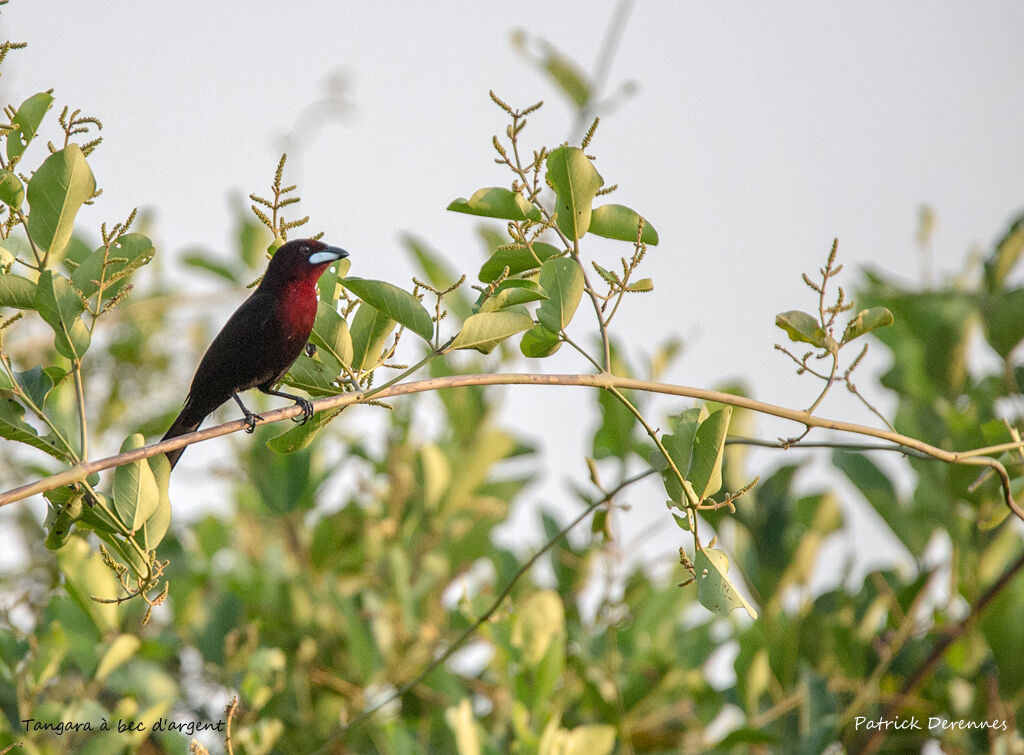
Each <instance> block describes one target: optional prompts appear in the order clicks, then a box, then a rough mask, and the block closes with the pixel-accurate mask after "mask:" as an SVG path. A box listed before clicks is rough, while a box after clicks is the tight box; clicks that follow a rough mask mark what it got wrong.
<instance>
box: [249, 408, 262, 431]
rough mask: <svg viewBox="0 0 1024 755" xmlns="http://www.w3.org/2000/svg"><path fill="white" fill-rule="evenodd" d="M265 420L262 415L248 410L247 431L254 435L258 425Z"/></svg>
mask: <svg viewBox="0 0 1024 755" xmlns="http://www.w3.org/2000/svg"><path fill="white" fill-rule="evenodd" d="M262 421H263V417H262V415H259V414H253V413H252V412H246V414H245V431H246V432H247V433H249V434H250V435H252V434H253V433H254V432H256V425H257V424H258V423H260V422H262Z"/></svg>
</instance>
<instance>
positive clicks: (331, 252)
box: [309, 246, 348, 265]
mask: <svg viewBox="0 0 1024 755" xmlns="http://www.w3.org/2000/svg"><path fill="white" fill-rule="evenodd" d="M346 257H348V252H346V251H345V250H344V249H341V248H339V247H336V246H329V247H327V248H326V249H321V250H320V251H319V252H313V253H312V254H311V255H309V262H310V264H312V265H321V264H323V263H324V262H334V261H335V260H341V259H345V258H346Z"/></svg>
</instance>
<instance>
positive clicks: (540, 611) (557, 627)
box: [511, 590, 565, 666]
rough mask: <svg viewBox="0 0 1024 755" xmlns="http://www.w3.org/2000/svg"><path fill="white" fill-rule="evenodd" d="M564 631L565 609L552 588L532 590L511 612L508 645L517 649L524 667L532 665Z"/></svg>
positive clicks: (538, 661)
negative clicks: (512, 616) (513, 611)
mask: <svg viewBox="0 0 1024 755" xmlns="http://www.w3.org/2000/svg"><path fill="white" fill-rule="evenodd" d="M564 631H565V608H564V607H563V605H562V599H561V598H560V597H559V595H558V593H557V592H555V591H554V590H541V591H539V592H536V593H534V594H533V595H531V596H530V597H529V598H527V599H526V601H525V602H524V603H523V604H522V605H521V606H520V608H519V610H518V611H516V612H515V614H514V618H513V621H512V637H511V640H512V646H513V647H516V648H519V649H520V650H521V651H522V654H523V661H524V662H525V663H526V665H527V666H536V665H537V664H538V663H540V662H541V660H542V659H543V658H544V656H545V654H546V653H547V652H548V647H549V646H550V645H551V643H552V642H553V641H554V639H555V637H556V636H557V635H558V634H560V633H561V632H564Z"/></svg>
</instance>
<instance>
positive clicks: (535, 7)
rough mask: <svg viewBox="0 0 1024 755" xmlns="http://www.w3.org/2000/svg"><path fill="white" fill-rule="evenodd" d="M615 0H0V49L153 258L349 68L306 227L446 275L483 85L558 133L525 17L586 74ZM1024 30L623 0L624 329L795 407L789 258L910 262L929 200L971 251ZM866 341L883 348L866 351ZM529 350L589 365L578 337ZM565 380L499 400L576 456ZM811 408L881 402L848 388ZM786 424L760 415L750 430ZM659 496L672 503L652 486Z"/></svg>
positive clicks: (800, 397)
mask: <svg viewBox="0 0 1024 755" xmlns="http://www.w3.org/2000/svg"><path fill="white" fill-rule="evenodd" d="M614 7H615V4H614V3H611V2H594V0H589V1H588V2H557V3H552V2H537V1H535V0H519V2H516V3H513V4H497V3H479V2H475V3H468V2H467V3H452V2H449V3H366V2H360V3H352V2H331V3H312V2H295V3H290V4H288V8H287V10H285V6H284V5H283V4H281V3H270V2H244V3H242V2H209V0H206V2H196V1H195V0H178V1H177V2H174V3H168V4H163V3H161V4H157V3H140V2H129V1H128V0H120V1H114V0H103V2H98V1H87V0H76V2H73V3H68V2H53V1H51V0H12V2H11V3H10V5H8V6H6V7H5V9H4V10H3V12H2V15H0V25H2V27H3V29H2V32H3V34H5V35H6V36H7V38H10V39H14V40H25V41H28V42H29V47H28V49H27V50H24V51H20V52H17V53H15V54H12V56H11V57H10V58H9V59H8V62H7V63H5V65H4V71H5V73H4V76H3V79H2V80H0V94H2V95H3V97H4V98H5V99H6V100H9V101H14V102H15V103H17V102H20V101H21V99H24V98H25V97H27V96H28V95H30V94H32V93H33V92H35V91H38V90H41V89H47V88H50V87H53V88H55V90H56V92H55V95H56V98H57V103H58V107H59V106H60V105H61V104H63V103H69V104H71V105H72V106H74V107H82V108H83V109H84V110H85V112H87V113H88V114H92V115H96V116H98V117H100V118H101V119H102V120H103V123H104V130H103V136H104V144H103V145H102V146H101V148H100V149H99V150H98V151H97V152H96V153H95V155H94V157H93V158H91V163H92V165H93V168H94V171H95V173H96V175H97V178H98V180H99V182H100V185H101V186H103V188H104V195H103V198H102V199H101V200H100V201H99V202H97V205H96V207H95V208H91V209H88V213H83V214H82V217H83V219H84V220H85V221H86V222H91V223H92V225H96V226H98V224H99V221H100V220H107V221H115V220H118V219H121V218H123V217H124V216H125V215H126V214H127V213H128V211H129V210H130V209H131V208H132V207H133V206H135V205H141V206H144V207H151V208H153V209H154V210H155V212H156V219H157V225H156V234H155V235H156V240H157V241H158V249H159V251H160V252H161V253H164V254H167V255H168V256H170V255H173V254H174V253H175V252H176V251H180V250H182V249H183V248H186V247H189V246H194V245H197V244H199V245H206V246H209V247H212V248H214V249H217V250H218V251H221V252H223V253H227V250H229V249H230V244H229V238H230V231H231V228H232V225H233V223H232V219H231V217H232V213H231V209H230V204H229V201H228V197H229V196H230V195H232V194H234V195H236V196H244V195H245V194H247V193H249V192H250V191H258V190H262V189H263V188H264V187H265V186H266V185H267V183H268V181H269V178H270V176H271V175H272V171H273V168H274V166H275V164H276V159H277V156H278V155H279V153H280V151H281V148H282V143H283V142H282V139H283V137H284V135H285V134H287V133H288V132H289V131H291V130H292V129H293V127H294V126H295V123H296V121H297V118H298V117H299V114H300V113H301V112H302V111H303V110H304V108H306V107H307V106H308V105H309V104H310V103H312V102H315V101H316V100H317V99H319V98H321V97H323V95H324V93H325V92H326V91H327V84H326V82H327V81H328V79H329V77H331V76H332V75H333V76H335V77H336V78H337V76H338V75H339V74H341V75H343V77H344V81H345V82H347V83H346V86H347V89H346V90H345V96H346V97H347V99H348V101H349V102H350V103H351V109H350V111H349V112H348V113H347V114H346V115H345V117H344V118H342V119H340V120H335V121H332V122H329V123H327V124H326V125H325V126H324V127H323V128H320V129H317V130H315V131H314V132H313V133H311V134H308V135H307V137H306V138H305V140H304V141H302V142H301V143H300V144H299V147H300V149H293V160H292V162H291V163H290V169H291V171H292V172H291V174H290V175H291V177H292V178H294V179H296V180H299V181H300V184H301V189H302V195H303V197H304V204H303V212H305V213H309V214H310V215H312V216H313V226H315V228H316V229H322V230H323V231H325V233H326V238H327V240H329V241H330V242H332V243H335V244H339V245H341V246H344V247H345V248H346V249H348V250H349V251H351V252H352V262H353V266H352V269H353V273H354V274H357V275H361V276H365V277H371V278H384V279H388V280H391V281H394V282H396V283H399V284H402V283H403V282H405V281H407V280H408V275H409V272H410V268H409V266H408V264H407V262H406V259H405V256H404V253H403V252H402V251H401V245H400V243H399V236H400V234H401V233H402V232H405V231H411V232H414V233H416V234H418V235H420V236H422V237H423V238H424V239H426V240H427V241H428V242H430V243H431V244H432V245H433V246H434V247H436V248H438V249H440V250H442V251H443V252H445V253H446V255H447V256H448V257H449V258H450V259H451V260H452V262H453V264H454V265H455V266H457V267H458V268H460V269H463V270H466V271H467V272H470V273H474V272H475V271H476V269H477V267H478V265H479V262H480V259H481V250H480V245H479V242H478V241H477V240H476V238H475V235H474V232H473V228H474V220H473V219H472V218H470V217H468V216H465V215H458V214H454V213H448V212H446V211H445V209H444V208H445V206H446V205H447V203H448V202H449V201H450V200H451V199H452V198H454V197H456V196H468V195H469V194H470V193H471V192H472V191H473V190H475V189H477V188H480V187H482V186H489V185H497V184H500V183H504V182H505V176H504V175H503V174H502V172H501V171H500V169H499V168H498V166H496V165H494V164H493V162H492V161H491V147H490V137H491V135H492V134H493V133H495V132H500V131H502V130H503V128H504V120H503V114H502V113H501V112H500V111H498V110H497V109H496V108H495V107H494V106H493V104H492V103H491V102H490V100H489V99H488V96H487V91H488V90H489V89H494V90H495V91H496V92H498V93H499V94H500V95H501V96H502V97H504V98H505V99H506V100H507V101H509V102H511V103H514V104H517V105H526V104H528V103H532V102H533V101H535V100H538V99H544V100H546V101H547V102H548V105H547V106H546V107H545V108H544V109H543V110H542V111H540V112H539V113H537V114H536V115H535V116H534V117H533V118H531V123H530V126H529V127H528V130H527V132H526V134H525V138H526V140H527V141H528V142H529V141H530V140H532V139H536V142H534V143H535V144H539V143H542V142H547V143H549V144H553V143H558V142H560V141H562V140H563V139H565V138H567V137H568V136H569V129H570V110H569V108H568V107H567V106H566V104H565V102H564V101H563V100H562V99H560V97H559V96H558V95H557V94H556V93H555V91H554V90H553V88H552V87H551V85H550V84H549V83H548V82H547V81H546V80H545V79H544V78H543V77H542V76H541V75H540V74H538V73H537V72H536V71H535V70H534V69H532V68H531V67H529V66H528V65H526V64H525V63H524V62H523V58H522V56H521V55H519V54H518V53H517V52H516V51H515V50H514V49H513V46H512V44H511V42H510V38H511V33H512V31H513V30H514V29H516V28H523V29H526V30H527V31H528V32H529V33H530V34H533V35H538V36H543V37H546V38H548V39H549V40H551V41H552V42H554V43H555V44H556V45H557V46H558V47H560V48H561V49H562V50H563V51H565V52H566V53H567V54H568V55H569V56H571V57H573V58H575V59H576V60H577V61H579V62H580V63H581V65H583V66H584V67H585V68H592V67H593V65H594V63H595V60H596V56H597V48H598V45H599V42H600V40H601V38H602V36H603V34H604V30H605V27H606V25H607V23H608V21H609V19H610V17H611V15H612V11H613V9H614ZM1022 29H1024V3H1020V2H1002V3H995V2H993V3H981V4H977V3H971V4H968V3H952V2H944V3H939V2H928V3H924V2H919V3H876V4H870V5H869V4H864V3H846V4H842V5H840V4H835V3H827V4H826V3H817V2H807V3H771V4H766V3H757V2H743V3H733V4H729V5H728V6H723V5H721V4H717V3H716V4H696V3H682V2H676V1H674V0H665V1H663V2H653V1H647V2H644V1H641V2H638V3H637V4H636V6H635V8H634V9H633V12H632V15H631V16H630V18H629V21H628V25H627V27H626V29H625V31H624V34H623V37H622V42H621V46H620V48H619V52H618V55H617V57H616V58H615V60H614V64H613V66H612V68H611V71H610V76H609V88H610V89H614V88H615V87H616V86H618V85H619V84H620V83H622V82H623V81H626V80H633V81H635V82H637V84H638V86H639V89H638V92H637V94H636V95H635V96H633V97H632V98H631V99H629V100H628V102H626V104H625V105H624V106H623V107H622V108H621V109H619V110H617V111H616V112H614V113H612V114H610V115H609V116H608V117H607V118H605V120H604V121H603V123H602V125H601V128H600V130H599V132H598V135H597V138H596V139H595V141H594V143H593V145H592V151H593V152H595V153H596V154H597V155H598V162H597V167H598V168H599V170H600V171H601V173H602V174H603V176H604V178H605V179H606V181H607V182H608V183H617V184H619V186H620V187H621V188H620V189H619V191H618V192H617V194H616V195H615V201H618V202H622V203H624V204H628V205H630V206H632V207H634V208H636V209H637V210H639V211H640V212H641V213H643V214H644V215H645V216H646V217H647V218H649V219H650V221H651V222H652V223H653V224H654V225H655V226H656V227H657V229H658V231H659V233H660V235H661V244H660V245H659V246H658V247H657V248H652V249H651V251H650V253H649V255H648V262H647V263H646V264H647V273H646V274H647V275H650V276H651V277H653V278H654V280H655V293H654V294H651V295H647V296H644V297H634V299H633V300H631V301H629V302H627V303H628V305H629V306H628V308H627V309H626V311H625V312H624V314H623V315H622V316H621V317H620V318H619V320H618V322H617V327H618V328H619V329H620V332H621V333H623V334H629V337H630V338H631V339H633V343H634V348H635V349H637V350H638V351H639V350H647V351H649V350H651V349H652V348H653V347H654V345H655V344H656V343H657V341H658V340H660V338H661V337H662V336H665V335H668V334H669V333H671V332H678V333H680V334H681V335H682V336H684V337H685V338H686V339H687V350H686V353H685V355H684V357H683V359H682V360H681V361H680V362H679V364H678V365H677V367H676V368H675V370H674V371H673V373H672V375H671V376H670V377H671V379H673V380H675V381H677V382H680V383H684V384H688V385H695V386H704V387H710V386H714V385H716V384H718V383H719V382H721V381H723V380H727V379H733V378H737V377H739V378H743V379H745V380H746V381H747V382H748V383H749V385H750V386H751V389H752V391H753V393H754V395H755V396H756V397H757V398H760V399H763V400H768V401H772V402H775V403H781V404H787V405H793V406H805V405H806V404H807V403H809V401H810V400H811V399H812V398H813V397H814V395H816V393H817V390H818V386H816V385H813V384H811V383H809V382H807V381H806V379H800V378H797V377H796V376H795V375H793V373H792V370H791V369H790V365H789V364H787V362H786V361H785V360H784V359H783V358H782V357H781V356H780V355H778V354H777V353H776V352H775V351H774V350H773V348H772V344H773V343H775V342H776V341H778V340H779V335H778V334H777V332H776V329H775V327H774V325H773V322H774V315H775V314H776V313H777V312H779V311H783V310H787V309H792V308H797V307H802V308H810V307H811V306H812V301H811V300H810V298H809V296H810V292H809V291H808V290H807V289H806V288H804V287H803V284H802V283H800V273H801V272H802V271H805V270H806V271H813V270H815V269H816V268H817V267H818V266H819V265H820V264H821V262H822V259H823V257H824V255H825V253H826V251H827V249H828V247H829V245H830V243H831V241H832V238H833V237H835V236H838V237H839V239H840V255H841V261H845V262H846V263H847V265H848V268H847V269H848V270H849V271H850V277H848V278H847V279H846V282H847V283H848V284H852V283H854V282H855V281H856V275H855V272H856V270H857V269H858V266H860V265H872V266H876V267H880V268H883V269H885V270H887V271H889V272H890V273H892V274H895V275H898V276H900V277H901V278H903V279H904V280H906V281H908V282H915V281H917V280H919V277H920V270H921V259H920V255H919V254H918V252H917V249H916V247H915V245H914V240H913V239H914V231H915V227H916V223H917V215H918V210H919V207H920V206H921V205H922V204H924V203H927V204H929V205H930V206H931V207H933V209H934V211H935V213H936V215H937V218H938V225H937V229H936V234H935V236H934V242H933V255H934V268H935V270H936V274H937V275H939V276H943V275H948V274H951V273H955V272H958V271H959V270H960V268H961V267H962V265H963V261H964V259H965V255H966V252H967V250H968V249H969V248H970V247H972V246H973V245H982V246H984V247H987V246H988V245H989V244H990V243H991V241H992V240H993V239H994V238H996V237H997V236H998V235H999V234H1000V233H1001V231H1002V230H1003V228H1004V227H1005V225H1006V223H1007V221H1008V220H1009V218H1010V217H1011V215H1012V214H1013V213H1014V212H1015V211H1017V210H1019V209H1020V208H1021V206H1022V204H1024V194H1022V187H1024V131H1022V126H1024V96H1022V95H1024V45H1021V42H1020V32H1021V30H1022ZM602 249H607V247H602ZM172 264H173V263H172ZM581 314H582V310H581ZM575 327H577V328H579V327H581V326H575ZM581 332H583V331H582V329H581ZM875 358H876V360H877V361H876V364H875V365H874V368H878V367H880V366H884V359H883V355H882V352H881V350H880V349H879V350H878V351H877V353H876V357H875ZM532 366H533V368H536V366H537V365H532ZM541 366H543V367H544V368H545V369H558V370H573V369H584V368H585V366H584V365H578V364H576V363H575V362H574V361H573V360H572V359H571V357H569V356H568V355H566V356H565V357H564V358H561V357H560V361H558V362H557V363H555V364H553V365H551V367H548V365H546V364H545V365H541ZM869 367H870V366H869ZM878 390H881V389H878ZM183 392H184V391H183ZM555 394H556V392H555V391H551V392H550V393H549V394H547V395H543V393H542V392H541V391H538V390H537V389H516V390H514V391H512V392H511V393H510V394H509V396H508V397H507V398H506V404H511V405H514V406H515V413H514V415H512V414H510V415H509V416H510V420H511V419H514V421H515V422H516V424H517V425H518V426H521V427H524V428H525V429H526V430H527V431H529V432H531V433H532V434H533V435H534V437H539V436H540V435H542V434H548V435H549V437H550V438H551V441H552V444H553V445H555V446H559V447H563V448H569V449H573V448H575V447H576V446H575V445H574V444H578V443H580V439H581V438H583V437H584V436H585V435H586V432H587V429H588V428H589V426H590V425H591V423H592V421H593V420H592V419H591V418H590V417H589V415H588V414H587V410H588V406H589V398H588V397H587V396H586V395H585V394H583V393H581V392H580V393H576V394H572V393H571V392H570V391H569V390H564V391H559V392H557V395H555ZM879 398H880V400H881V401H882V403H883V404H884V396H880V397H879ZM662 405H663V406H664V407H665V410H666V411H667V410H669V409H671V408H675V409H678V408H680V407H679V406H676V405H673V404H670V403H666V402H663V403H662V404H659V406H662ZM821 412H822V413H823V414H826V415H834V416H841V417H843V418H848V419H853V420H856V421H870V420H871V418H870V416H869V415H867V414H866V413H864V412H861V411H859V410H858V408H857V407H856V406H855V405H853V404H851V403H848V402H845V401H842V400H838V401H836V402H835V403H830V402H826V404H825V405H824V406H823V407H822V409H821ZM551 417H557V420H556V421H555V422H552V421H551V419H550V418H551ZM792 431H793V428H792V427H791V426H785V425H781V424H780V425H776V424H773V423H770V422H767V421H765V422H762V423H761V424H760V425H759V432H760V434H761V435H763V436H765V437H774V436H775V435H779V434H785V433H791V432H792ZM107 450H108V451H110V452H113V451H116V449H113V448H111V449H107ZM567 453H568V452H567ZM185 458H186V460H187V459H188V456H186V457H185ZM552 458H556V457H555V455H554V453H552ZM758 458H759V459H764V463H765V464H767V463H769V462H771V463H774V462H776V461H778V460H779V459H778V457H777V456H775V457H770V456H761V457H758ZM564 460H565V461H564V464H563V465H562V469H560V470H559V471H557V472H555V473H554V474H553V475H552V480H551V483H550V485H549V486H546V487H545V488H544V490H545V491H547V492H548V493H549V494H551V495H553V493H554V492H555V491H557V490H558V489H559V487H558V485H559V481H560V479H561V475H564V474H565V473H566V470H568V472H569V473H571V474H574V475H576V476H577V477H578V478H580V479H585V471H584V470H585V467H584V465H583V462H582V452H580V453H577V452H575V451H573V452H571V453H568V455H567V456H566V457H564ZM812 483H813V480H808V484H812ZM636 503H638V504H640V503H644V502H643V501H639V500H638V501H636ZM647 504H650V507H651V508H653V509H654V511H656V512H657V513H656V514H655V516H664V510H663V509H662V508H661V507H662V505H663V503H662V499H661V498H660V497H659V494H658V493H657V491H656V489H654V488H652V489H651V498H650V500H649V501H647V502H646V504H645V505H647ZM634 510H635V509H634ZM668 534H669V536H671V537H672V538H675V537H676V535H675V534H674V533H671V532H669V533H668ZM664 544H665V545H666V547H667V548H668V550H672V548H673V546H674V545H675V540H674V539H673V540H672V541H669V540H666V541H665V543H664Z"/></svg>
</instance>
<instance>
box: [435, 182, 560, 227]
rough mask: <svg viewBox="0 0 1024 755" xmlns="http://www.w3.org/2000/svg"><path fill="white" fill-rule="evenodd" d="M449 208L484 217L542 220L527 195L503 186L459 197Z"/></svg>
mask: <svg viewBox="0 0 1024 755" xmlns="http://www.w3.org/2000/svg"><path fill="white" fill-rule="evenodd" d="M448 209H449V210H451V211H452V212H464V213H466V214H468V215H479V216H481V217H484V218H501V219H503V220H540V211H539V210H538V209H537V208H536V207H534V206H533V205H531V204H530V202H529V200H527V199H526V197H524V196H523V195H522V194H519V193H517V192H514V191H512V190H511V189H504V188H501V187H492V188H489V189H480V190H479V191H476V192H474V193H473V196H471V197H470V198H469V199H463V198H462V197H459V198H458V199H455V200H453V201H452V202H451V203H450V204H449V205H448Z"/></svg>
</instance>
